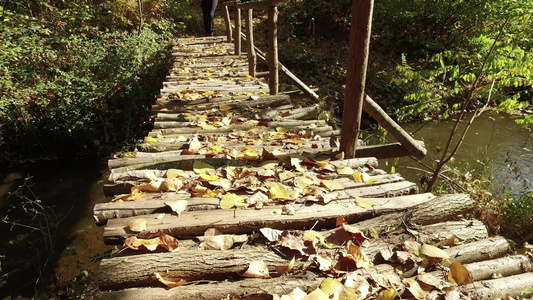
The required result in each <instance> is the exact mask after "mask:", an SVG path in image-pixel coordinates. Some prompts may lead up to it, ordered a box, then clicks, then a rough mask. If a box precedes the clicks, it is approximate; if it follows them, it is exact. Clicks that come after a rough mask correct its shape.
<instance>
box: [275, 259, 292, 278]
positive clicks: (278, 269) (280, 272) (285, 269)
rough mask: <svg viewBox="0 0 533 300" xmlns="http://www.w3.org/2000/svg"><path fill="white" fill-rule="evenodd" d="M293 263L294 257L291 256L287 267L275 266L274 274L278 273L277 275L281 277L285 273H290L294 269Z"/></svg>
mask: <svg viewBox="0 0 533 300" xmlns="http://www.w3.org/2000/svg"><path fill="white" fill-rule="evenodd" d="M294 262H295V257H294V256H293V257H292V259H291V261H290V262H289V264H288V265H286V266H276V272H277V273H278V275H279V276H281V275H283V274H285V273H288V272H290V271H291V270H292V268H294Z"/></svg>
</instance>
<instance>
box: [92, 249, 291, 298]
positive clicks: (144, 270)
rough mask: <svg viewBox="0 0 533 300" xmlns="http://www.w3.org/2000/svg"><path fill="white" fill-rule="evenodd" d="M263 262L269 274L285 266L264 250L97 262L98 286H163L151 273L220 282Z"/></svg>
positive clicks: (183, 254)
mask: <svg viewBox="0 0 533 300" xmlns="http://www.w3.org/2000/svg"><path fill="white" fill-rule="evenodd" d="M256 260H262V261H264V262H265V263H266V264H267V266H268V267H269V268H270V270H271V271H274V268H275V267H276V266H284V265H287V264H288V261H289V260H290V259H289V260H287V259H283V258H281V257H280V256H278V255H277V254H275V253H273V252H271V251H269V250H268V249H265V248H263V247H251V248H249V249H242V250H241V249H235V250H225V251H222V250H220V251H209V250H203V251H202V250H196V251H179V250H178V251H173V252H169V253H156V254H144V255H137V256H129V257H115V258H110V259H104V260H102V262H101V263H100V273H99V281H98V283H99V286H100V288H101V289H117V288H125V287H134V286H137V287H138V286H149V285H153V286H162V284H161V283H160V282H159V280H158V279H157V278H156V276H155V274H154V273H160V275H161V276H164V278H165V279H168V280H174V281H179V280H181V279H185V280H187V281H192V280H199V279H202V280H206V279H207V280H222V279H228V278H229V277H231V276H238V275H237V274H239V273H241V274H242V273H244V272H245V271H246V269H247V268H248V266H249V265H250V262H252V261H256Z"/></svg>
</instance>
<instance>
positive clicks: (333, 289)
mask: <svg viewBox="0 0 533 300" xmlns="http://www.w3.org/2000/svg"><path fill="white" fill-rule="evenodd" d="M320 289H321V290H322V292H324V294H326V296H328V298H329V299H339V297H340V295H341V293H342V290H344V285H342V283H340V281H338V280H337V279H335V278H326V279H324V281H322V283H321V284H320Z"/></svg>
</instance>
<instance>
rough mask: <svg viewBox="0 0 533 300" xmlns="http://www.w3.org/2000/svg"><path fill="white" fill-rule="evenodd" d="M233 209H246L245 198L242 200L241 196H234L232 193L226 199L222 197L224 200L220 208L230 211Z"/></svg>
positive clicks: (225, 196) (221, 201)
mask: <svg viewBox="0 0 533 300" xmlns="http://www.w3.org/2000/svg"><path fill="white" fill-rule="evenodd" d="M233 207H246V203H245V202H244V198H242V197H241V196H239V195H235V194H232V193H228V194H226V195H224V197H222V200H220V208H222V209H230V208H233Z"/></svg>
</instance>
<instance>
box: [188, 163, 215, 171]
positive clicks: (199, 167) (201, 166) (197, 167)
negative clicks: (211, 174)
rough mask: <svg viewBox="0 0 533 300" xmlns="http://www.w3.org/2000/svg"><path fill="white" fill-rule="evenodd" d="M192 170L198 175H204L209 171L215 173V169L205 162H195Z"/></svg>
mask: <svg viewBox="0 0 533 300" xmlns="http://www.w3.org/2000/svg"><path fill="white" fill-rule="evenodd" d="M192 169H193V171H194V172H195V173H196V174H202V173H206V172H208V171H214V170H215V167H213V166H212V165H210V164H207V163H205V162H203V161H199V160H195V161H194V164H193V166H192Z"/></svg>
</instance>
